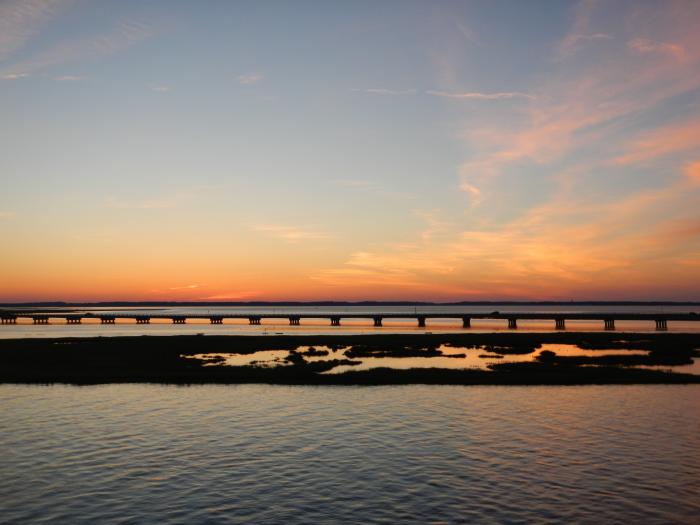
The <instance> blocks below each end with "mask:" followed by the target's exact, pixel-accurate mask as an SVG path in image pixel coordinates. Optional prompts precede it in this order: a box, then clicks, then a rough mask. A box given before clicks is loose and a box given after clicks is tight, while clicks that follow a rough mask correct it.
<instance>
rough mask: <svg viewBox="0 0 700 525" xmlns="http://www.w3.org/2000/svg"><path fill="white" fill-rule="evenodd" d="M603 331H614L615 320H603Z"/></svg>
mask: <svg viewBox="0 0 700 525" xmlns="http://www.w3.org/2000/svg"><path fill="white" fill-rule="evenodd" d="M605 329H606V330H615V319H605Z"/></svg>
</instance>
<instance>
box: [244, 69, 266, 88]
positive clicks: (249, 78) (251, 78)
mask: <svg viewBox="0 0 700 525" xmlns="http://www.w3.org/2000/svg"><path fill="white" fill-rule="evenodd" d="M263 78H265V76H264V75H263V74H262V73H257V72H253V73H245V74H243V75H239V76H238V83H239V84H241V85H244V86H250V85H252V84H257V83H258V82H260V81H261V80H262V79H263Z"/></svg>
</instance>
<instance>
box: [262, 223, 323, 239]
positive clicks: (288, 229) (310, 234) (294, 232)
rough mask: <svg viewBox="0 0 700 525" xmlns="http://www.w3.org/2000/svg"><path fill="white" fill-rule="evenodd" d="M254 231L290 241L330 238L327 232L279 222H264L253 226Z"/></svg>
mask: <svg viewBox="0 0 700 525" xmlns="http://www.w3.org/2000/svg"><path fill="white" fill-rule="evenodd" d="M253 230H254V231H259V232H263V233H266V234H268V235H270V236H271V237H274V238H276V239H281V240H283V241H285V242H288V243H298V242H301V241H313V240H324V239H329V238H330V235H328V234H327V233H325V232H321V231H317V230H311V229H307V228H299V227H297V226H285V225H278V224H262V225H257V226H253Z"/></svg>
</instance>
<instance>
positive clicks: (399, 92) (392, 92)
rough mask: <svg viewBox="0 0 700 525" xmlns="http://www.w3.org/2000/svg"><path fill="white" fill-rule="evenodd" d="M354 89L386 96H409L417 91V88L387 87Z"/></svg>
mask: <svg viewBox="0 0 700 525" xmlns="http://www.w3.org/2000/svg"><path fill="white" fill-rule="evenodd" d="M353 91H359V92H362V93H369V94H370V95H385V96H394V97H396V96H398V97H400V96H407V95H415V94H416V93H417V91H416V90H415V89H385V88H366V89H353Z"/></svg>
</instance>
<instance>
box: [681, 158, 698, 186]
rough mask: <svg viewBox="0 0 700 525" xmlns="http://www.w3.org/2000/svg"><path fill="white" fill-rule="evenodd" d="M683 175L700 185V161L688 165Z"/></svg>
mask: <svg viewBox="0 0 700 525" xmlns="http://www.w3.org/2000/svg"><path fill="white" fill-rule="evenodd" d="M683 174H684V175H685V176H686V177H688V179H689V180H691V181H692V182H693V183H695V184H700V160H696V161H694V162H691V163H689V164H686V165H685V167H684V168H683Z"/></svg>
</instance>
